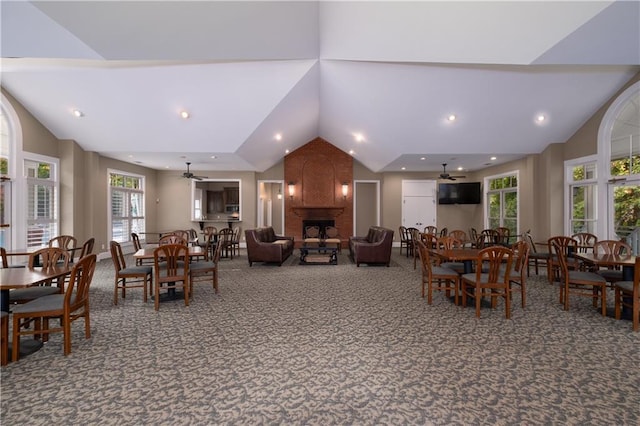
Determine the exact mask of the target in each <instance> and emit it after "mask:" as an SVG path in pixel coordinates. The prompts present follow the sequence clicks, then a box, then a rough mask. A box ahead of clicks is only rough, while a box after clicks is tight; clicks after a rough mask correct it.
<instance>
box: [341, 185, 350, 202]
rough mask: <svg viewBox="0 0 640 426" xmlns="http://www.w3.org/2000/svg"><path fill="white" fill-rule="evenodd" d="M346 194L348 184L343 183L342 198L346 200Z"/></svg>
mask: <svg viewBox="0 0 640 426" xmlns="http://www.w3.org/2000/svg"><path fill="white" fill-rule="evenodd" d="M348 193H349V184H348V183H347V182H345V183H343V184H342V198H344V199H345V200H346V199H347V194H348Z"/></svg>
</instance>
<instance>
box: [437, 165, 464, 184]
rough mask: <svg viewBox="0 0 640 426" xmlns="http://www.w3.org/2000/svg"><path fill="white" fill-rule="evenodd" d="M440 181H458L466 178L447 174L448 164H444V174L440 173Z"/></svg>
mask: <svg viewBox="0 0 640 426" xmlns="http://www.w3.org/2000/svg"><path fill="white" fill-rule="evenodd" d="M438 178H439V179H447V180H456V179H464V178H466V176H460V175H456V176H453V175H450V174H449V173H447V163H442V173H440V175H439V176H438Z"/></svg>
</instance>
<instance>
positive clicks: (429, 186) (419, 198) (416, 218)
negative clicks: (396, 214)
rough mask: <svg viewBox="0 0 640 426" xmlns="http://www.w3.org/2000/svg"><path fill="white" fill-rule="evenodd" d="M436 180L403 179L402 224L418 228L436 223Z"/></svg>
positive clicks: (421, 228)
mask: <svg viewBox="0 0 640 426" xmlns="http://www.w3.org/2000/svg"><path fill="white" fill-rule="evenodd" d="M437 208H438V205H437V203H436V181H434V180H403V181H402V225H403V226H406V227H407V228H410V227H411V228H418V229H419V230H420V231H422V230H423V229H424V228H425V226H437V225H436V219H437V217H436V212H437Z"/></svg>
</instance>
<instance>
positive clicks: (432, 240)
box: [413, 232, 438, 269]
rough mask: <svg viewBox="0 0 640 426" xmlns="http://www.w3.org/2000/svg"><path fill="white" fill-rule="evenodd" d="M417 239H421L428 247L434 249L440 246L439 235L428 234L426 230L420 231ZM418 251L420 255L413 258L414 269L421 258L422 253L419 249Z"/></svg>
mask: <svg viewBox="0 0 640 426" xmlns="http://www.w3.org/2000/svg"><path fill="white" fill-rule="evenodd" d="M416 241H421V242H422V244H424V246H425V247H426V248H427V249H434V248H437V247H438V236H437V235H435V234H426V233H424V232H419V233H418V238H417V239H416ZM416 253H417V255H418V256H414V258H413V269H416V265H417V263H418V260H419V259H420V256H419V255H420V253H418V251H417V250H416Z"/></svg>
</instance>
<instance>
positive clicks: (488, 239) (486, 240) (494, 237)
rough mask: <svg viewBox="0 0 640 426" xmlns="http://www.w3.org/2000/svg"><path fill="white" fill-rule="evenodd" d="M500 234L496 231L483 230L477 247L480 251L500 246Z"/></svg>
mask: <svg viewBox="0 0 640 426" xmlns="http://www.w3.org/2000/svg"><path fill="white" fill-rule="evenodd" d="M499 241H500V234H499V233H498V231H496V230H495V229H490V228H489V229H483V230H482V231H480V234H479V235H478V240H477V242H476V246H477V247H478V248H480V249H482V248H485V247H490V246H493V245H496V244H498V243H499Z"/></svg>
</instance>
